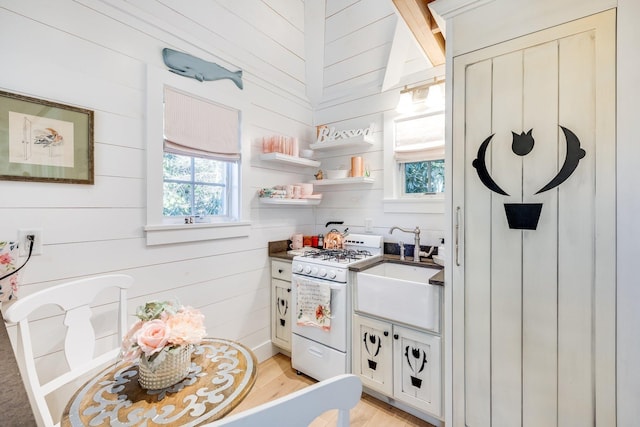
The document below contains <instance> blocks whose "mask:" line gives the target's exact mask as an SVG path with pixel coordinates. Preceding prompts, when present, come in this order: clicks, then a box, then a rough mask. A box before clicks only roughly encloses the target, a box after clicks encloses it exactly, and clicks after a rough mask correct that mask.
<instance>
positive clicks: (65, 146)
mask: <svg viewBox="0 0 640 427" xmlns="http://www.w3.org/2000/svg"><path fill="white" fill-rule="evenodd" d="M0 179H2V180H11V181H41V182H59V183H70V184H93V111H91V110H85V109H83V108H78V107H73V106H69V105H64V104H59V103H56V102H50V101H45V100H41V99H37V98H30V97H27V96H23V95H18V94H14V93H9V92H2V91H0Z"/></svg>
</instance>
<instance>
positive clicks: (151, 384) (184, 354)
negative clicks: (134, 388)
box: [138, 345, 193, 390]
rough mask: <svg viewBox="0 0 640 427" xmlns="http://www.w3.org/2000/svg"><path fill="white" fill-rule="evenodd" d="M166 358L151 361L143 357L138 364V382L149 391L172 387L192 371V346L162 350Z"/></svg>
mask: <svg viewBox="0 0 640 427" xmlns="http://www.w3.org/2000/svg"><path fill="white" fill-rule="evenodd" d="M162 351H163V352H164V353H165V354H164V355H159V356H164V358H163V359H162V360H161V361H160V362H159V363H158V361H157V360H152V361H149V359H148V358H147V357H146V356H145V355H142V356H141V357H140V362H139V364H138V382H139V383H140V386H141V387H142V388H144V389H147V390H159V389H162V388H166V387H170V386H172V385H174V384H176V383H178V382H180V381H181V380H183V379H184V378H185V377H186V376H187V375H188V374H189V370H190V369H191V353H192V351H193V346H192V345H185V346H181V347H178V348H175V349H165V350H162Z"/></svg>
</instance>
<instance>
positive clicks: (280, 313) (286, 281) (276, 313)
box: [271, 260, 293, 351]
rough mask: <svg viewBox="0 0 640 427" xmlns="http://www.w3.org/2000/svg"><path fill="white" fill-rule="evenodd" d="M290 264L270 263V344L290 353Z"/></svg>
mask: <svg viewBox="0 0 640 427" xmlns="http://www.w3.org/2000/svg"><path fill="white" fill-rule="evenodd" d="M292 309H293V307H292V305H291V262H289V261H280V260H272V261H271V342H272V343H273V344H274V345H276V346H278V347H280V348H281V349H283V350H286V351H291V319H292V316H291V311H292Z"/></svg>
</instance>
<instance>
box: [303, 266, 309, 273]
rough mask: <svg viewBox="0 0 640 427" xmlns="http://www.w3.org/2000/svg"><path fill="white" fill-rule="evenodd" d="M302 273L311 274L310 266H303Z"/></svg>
mask: <svg viewBox="0 0 640 427" xmlns="http://www.w3.org/2000/svg"><path fill="white" fill-rule="evenodd" d="M304 272H305V273H307V274H309V273H311V266H309V265H305V266H304Z"/></svg>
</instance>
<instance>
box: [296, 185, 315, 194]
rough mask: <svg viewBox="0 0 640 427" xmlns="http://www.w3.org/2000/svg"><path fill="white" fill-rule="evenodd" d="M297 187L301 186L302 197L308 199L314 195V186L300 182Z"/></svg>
mask: <svg viewBox="0 0 640 427" xmlns="http://www.w3.org/2000/svg"><path fill="white" fill-rule="evenodd" d="M296 185H298V186H300V197H306V196H310V195H312V194H313V184H311V183H307V182H300V183H297V184H296Z"/></svg>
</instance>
